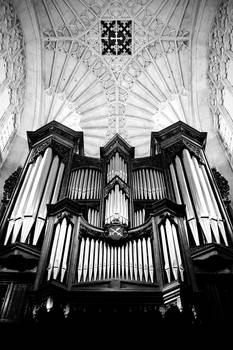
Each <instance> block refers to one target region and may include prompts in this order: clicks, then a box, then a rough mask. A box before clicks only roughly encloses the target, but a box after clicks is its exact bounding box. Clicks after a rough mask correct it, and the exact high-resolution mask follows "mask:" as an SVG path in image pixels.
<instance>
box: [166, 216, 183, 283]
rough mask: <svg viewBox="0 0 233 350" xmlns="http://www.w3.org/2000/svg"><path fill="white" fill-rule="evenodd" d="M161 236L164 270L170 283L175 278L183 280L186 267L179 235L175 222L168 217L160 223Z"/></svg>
mask: <svg viewBox="0 0 233 350" xmlns="http://www.w3.org/2000/svg"><path fill="white" fill-rule="evenodd" d="M160 236H161V241H162V252H163V258H164V271H165V273H166V276H167V281H168V283H170V282H171V281H172V280H173V279H175V280H179V279H181V280H182V281H183V280H184V268H183V263H182V258H181V253H180V246H179V241H178V237H177V229H176V226H175V225H174V223H172V222H170V220H169V219H168V218H167V219H166V220H165V222H164V223H163V224H161V225H160Z"/></svg>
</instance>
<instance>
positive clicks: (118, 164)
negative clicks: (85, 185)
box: [107, 152, 127, 182]
mask: <svg viewBox="0 0 233 350" xmlns="http://www.w3.org/2000/svg"><path fill="white" fill-rule="evenodd" d="M115 176H119V177H120V178H121V179H122V180H123V181H125V182H127V164H126V162H125V160H124V159H123V158H122V157H121V156H120V154H119V152H116V153H115V154H114V155H113V156H112V157H111V158H110V159H109V161H108V164H107V182H109V181H111V180H112V179H113V178H114V177H115Z"/></svg>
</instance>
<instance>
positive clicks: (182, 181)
mask: <svg viewBox="0 0 233 350" xmlns="http://www.w3.org/2000/svg"><path fill="white" fill-rule="evenodd" d="M170 173H171V178H172V183H173V188H174V193H175V197H176V201H177V203H181V201H182V202H183V203H185V204H186V216H187V224H188V226H189V228H190V231H191V233H192V236H193V240H194V242H195V245H200V244H205V243H212V242H213V237H214V240H215V241H216V242H217V243H221V242H224V244H225V245H228V241H227V236H226V230H225V226H224V220H223V218H222V215H221V212H220V208H219V205H218V202H217V200H216V197H215V195H214V192H213V189H212V186H211V184H210V181H209V178H208V175H207V172H206V166H205V165H204V164H201V163H200V162H199V161H198V159H197V158H196V157H195V156H191V154H190V152H189V150H187V149H184V150H183V152H182V159H181V158H180V157H179V156H176V158H175V161H174V162H173V164H171V165H170ZM199 225H200V226H199ZM199 227H201V229H202V232H203V235H204V236H203V237H202V241H200V236H201V235H200V232H199V231H200V230H199Z"/></svg>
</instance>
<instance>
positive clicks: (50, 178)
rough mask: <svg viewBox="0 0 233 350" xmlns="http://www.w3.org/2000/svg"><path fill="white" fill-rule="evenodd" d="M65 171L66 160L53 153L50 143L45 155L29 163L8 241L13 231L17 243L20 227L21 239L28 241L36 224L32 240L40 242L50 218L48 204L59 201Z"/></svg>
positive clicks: (14, 209) (12, 217)
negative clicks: (62, 161)
mask: <svg viewBox="0 0 233 350" xmlns="http://www.w3.org/2000/svg"><path fill="white" fill-rule="evenodd" d="M63 171H64V164H63V163H60V162H59V158H58V156H53V151H52V149H51V148H50V147H48V148H47V149H46V150H45V152H44V154H43V156H42V155H39V156H38V157H37V159H36V161H35V163H31V164H29V166H28V170H27V172H26V175H25V179H24V181H23V183H22V187H21V190H20V192H19V196H18V198H17V200H16V203H15V205H14V208H13V211H12V214H11V217H10V220H9V225H8V228H7V234H6V237H5V243H4V244H7V242H8V240H9V238H10V235H11V233H12V236H11V243H14V242H15V241H16V239H17V237H18V235H19V232H20V230H21V235H20V237H18V240H19V241H20V242H22V243H26V242H27V240H28V237H29V233H30V231H31V228H32V226H33V225H34V224H35V228H34V232H33V235H32V237H31V240H32V244H33V245H37V243H38V240H39V237H40V235H41V232H42V229H43V227H44V224H45V220H46V215H47V204H48V203H50V202H55V201H57V198H58V194H59V191H60V186H61V180H62V176H63Z"/></svg>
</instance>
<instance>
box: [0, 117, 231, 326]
mask: <svg viewBox="0 0 233 350" xmlns="http://www.w3.org/2000/svg"><path fill="white" fill-rule="evenodd" d="M27 138H28V145H29V154H28V157H27V159H26V162H25V164H24V167H23V169H22V171H21V172H20V174H19V177H18V180H17V183H16V186H15V189H14V191H13V194H12V196H11V199H10V201H9V203H8V205H7V208H6V210H5V212H4V215H2V220H1V226H0V232H1V236H0V244H1V246H0V265H1V269H0V287H1V288H0V293H1V303H2V305H1V310H2V311H1V321H2V322H13V323H17V322H18V323H20V322H29V323H30V322H31V323H33V322H34V323H39V324H40V323H43V322H44V321H45V320H46V319H51V317H52V316H51V315H53V317H54V318H55V319H59V320H60V322H71V323H72V322H74V320H76V319H82V317H83V315H93V314H97V313H102V314H108V315H109V314H113V313H116V314H125V315H126V314H135V315H139V314H145V313H150V315H151V317H152V319H153V317H154V318H155V319H156V320H157V322H160V323H161V324H163V322H166V320H167V319H169V312H171V310H173V311H174V313H175V315H176V317H177V319H176V322H179V320H180V319H182V317H184V319H185V320H186V322H189V323H190V324H196V323H198V324H208V323H209V322H220V321H221V322H224V321H226V320H227V319H231V320H232V310H233V301H232V292H233V285H232V266H233V231H232V222H231V219H230V215H229V213H228V211H227V209H226V206H225V203H224V202H223V200H222V198H221V195H220V191H219V189H218V187H217V185H216V182H215V179H214V177H213V173H212V171H211V169H210V167H209V164H208V160H207V158H206V155H205V145H206V138H207V134H206V133H205V132H199V131H198V130H196V129H194V128H192V127H190V126H188V125H187V124H185V123H183V122H181V121H179V122H176V123H174V124H172V125H171V126H169V127H167V128H164V129H163V130H161V131H159V132H152V133H151V146H150V156H148V157H141V158H136V157H135V154H134V153H135V149H134V147H131V146H130V145H129V144H128V143H127V142H126V141H125V140H124V139H123V138H122V137H121V136H119V135H118V134H116V135H115V136H114V137H113V138H112V139H111V140H110V141H109V142H108V143H107V144H105V146H104V147H101V149H100V158H94V157H87V156H85V152H84V147H85V134H83V132H76V131H73V130H72V129H70V128H68V127H66V126H64V125H62V124H60V123H58V122H56V121H52V122H50V123H48V124H47V125H44V126H43V127H41V128H39V129H37V130H36V131H30V132H28V133H27ZM216 294H217V296H218V297H217V298H216ZM180 317H181V318H180ZM158 320H159V321H158Z"/></svg>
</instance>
